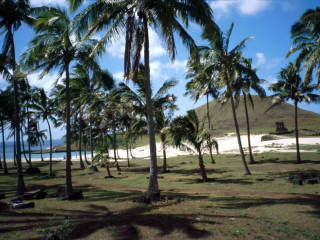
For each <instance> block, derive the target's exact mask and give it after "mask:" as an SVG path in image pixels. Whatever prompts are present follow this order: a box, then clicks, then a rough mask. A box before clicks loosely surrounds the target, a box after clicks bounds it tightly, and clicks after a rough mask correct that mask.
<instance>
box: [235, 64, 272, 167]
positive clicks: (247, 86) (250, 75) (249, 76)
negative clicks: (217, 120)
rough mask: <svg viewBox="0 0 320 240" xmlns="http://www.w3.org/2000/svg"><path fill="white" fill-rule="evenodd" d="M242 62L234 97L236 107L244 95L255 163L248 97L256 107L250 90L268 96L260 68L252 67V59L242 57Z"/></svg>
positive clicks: (251, 156)
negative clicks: (263, 85)
mask: <svg viewBox="0 0 320 240" xmlns="http://www.w3.org/2000/svg"><path fill="white" fill-rule="evenodd" d="M241 61H242V64H243V65H244V66H245V68H242V69H239V71H238V76H237V79H236V80H235V81H234V82H233V85H232V88H233V91H234V92H235V93H234V98H235V100H236V107H237V106H238V105H239V102H240V95H241V93H242V95H243V100H244V101H243V104H244V109H245V113H246V122H247V134H248V147H249V155H250V163H251V164H254V163H255V161H254V158H253V154H252V148H251V141H250V122H249V114H248V104H247V98H248V100H249V103H250V104H251V106H252V109H254V103H253V99H252V96H251V93H250V90H253V91H255V92H256V93H257V94H258V95H259V96H260V97H265V96H266V91H265V90H264V88H263V87H262V86H261V84H262V83H264V82H265V80H263V79H259V77H258V76H257V74H256V72H257V71H258V69H256V68H254V69H252V66H251V62H252V59H246V58H242V60H241Z"/></svg>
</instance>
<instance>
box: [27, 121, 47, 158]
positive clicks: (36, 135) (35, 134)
mask: <svg viewBox="0 0 320 240" xmlns="http://www.w3.org/2000/svg"><path fill="white" fill-rule="evenodd" d="M45 132H47V130H40V127H39V123H38V122H35V121H34V120H32V121H31V123H30V133H31V134H30V136H31V138H30V144H31V146H32V147H35V146H38V145H40V153H41V161H43V157H42V144H43V143H44V139H47V135H46V134H45Z"/></svg>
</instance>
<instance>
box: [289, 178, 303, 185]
mask: <svg viewBox="0 0 320 240" xmlns="http://www.w3.org/2000/svg"><path fill="white" fill-rule="evenodd" d="M291 182H292V183H293V184H299V185H302V184H303V182H302V179H300V178H298V179H291Z"/></svg>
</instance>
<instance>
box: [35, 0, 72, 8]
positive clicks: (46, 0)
mask: <svg viewBox="0 0 320 240" xmlns="http://www.w3.org/2000/svg"><path fill="white" fill-rule="evenodd" d="M30 4H31V6H33V7H41V6H61V7H67V6H68V4H67V2H66V0H31V1H30Z"/></svg>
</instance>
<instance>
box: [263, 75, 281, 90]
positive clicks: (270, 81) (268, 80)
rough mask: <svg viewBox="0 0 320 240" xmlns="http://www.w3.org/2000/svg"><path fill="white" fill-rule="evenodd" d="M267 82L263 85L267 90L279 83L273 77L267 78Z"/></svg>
mask: <svg viewBox="0 0 320 240" xmlns="http://www.w3.org/2000/svg"><path fill="white" fill-rule="evenodd" d="M265 80H266V82H265V83H263V84H262V87H263V88H264V89H267V88H268V87H269V86H270V84H273V83H276V82H278V79H276V78H275V77H273V76H267V77H266V79H265Z"/></svg>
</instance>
